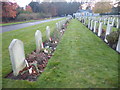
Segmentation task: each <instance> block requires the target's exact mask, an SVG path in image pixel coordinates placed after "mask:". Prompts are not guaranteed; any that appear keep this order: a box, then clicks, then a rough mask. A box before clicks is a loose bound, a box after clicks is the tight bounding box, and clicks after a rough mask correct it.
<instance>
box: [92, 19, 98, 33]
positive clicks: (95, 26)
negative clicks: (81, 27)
mask: <svg viewBox="0 0 120 90" xmlns="http://www.w3.org/2000/svg"><path fill="white" fill-rule="evenodd" d="M96 28H97V21H94V30H93V32H96Z"/></svg>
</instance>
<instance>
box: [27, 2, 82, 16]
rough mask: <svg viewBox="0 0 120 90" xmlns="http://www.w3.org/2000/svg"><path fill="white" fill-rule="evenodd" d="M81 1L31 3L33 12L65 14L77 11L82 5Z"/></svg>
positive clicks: (52, 14) (54, 14)
mask: <svg viewBox="0 0 120 90" xmlns="http://www.w3.org/2000/svg"><path fill="white" fill-rule="evenodd" d="M80 4H81V3H79V2H70V3H67V2H43V3H38V2H31V3H30V4H29V5H30V6H31V8H32V10H33V12H35V13H39V12H43V13H46V14H47V13H49V14H51V16H63V15H65V14H66V15H68V14H72V13H75V12H76V11H77V10H78V9H79V6H80Z"/></svg>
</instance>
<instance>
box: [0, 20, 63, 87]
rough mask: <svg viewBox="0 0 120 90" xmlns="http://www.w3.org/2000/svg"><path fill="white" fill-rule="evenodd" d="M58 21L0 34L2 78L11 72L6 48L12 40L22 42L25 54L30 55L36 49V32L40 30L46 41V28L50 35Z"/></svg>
mask: <svg viewBox="0 0 120 90" xmlns="http://www.w3.org/2000/svg"><path fill="white" fill-rule="evenodd" d="M60 20H62V19H60ZM60 20H55V21H50V22H47V23H42V24H37V25H34V26H30V27H26V28H22V29H18V30H14V31H10V32H4V33H2V34H0V37H1V36H2V39H1V38H0V42H2V46H1V45H0V47H2V77H5V76H6V75H7V74H8V73H10V72H11V70H12V67H11V62H10V57H9V51H8V47H9V45H10V42H11V41H12V40H13V39H19V40H22V41H23V43H24V49H25V54H26V55H27V54H29V53H31V52H32V51H33V50H35V48H36V45H35V38H34V34H35V32H36V30H40V31H41V32H42V36H43V41H44V40H46V33H45V32H46V26H50V28H51V34H52V33H53V31H54V29H55V27H56V26H55V25H56V22H58V21H60ZM4 80H5V82H6V80H7V79H3V83H4ZM12 81H13V80H12ZM10 83H11V80H10ZM3 86H4V85H3ZM6 87H7V86H6Z"/></svg>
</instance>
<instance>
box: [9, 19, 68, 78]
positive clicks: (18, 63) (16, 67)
mask: <svg viewBox="0 0 120 90" xmlns="http://www.w3.org/2000/svg"><path fill="white" fill-rule="evenodd" d="M69 19H70V17H68V18H67V19H66V20H62V21H60V22H59V23H58V24H56V25H57V29H61V25H62V24H65V22H66V21H67V20H69ZM46 38H47V40H51V38H50V27H49V26H47V27H46ZM35 41H36V52H37V53H39V52H40V50H41V49H42V48H44V46H43V43H42V33H41V31H40V30H37V31H36V32H35ZM9 53H10V60H11V63H12V70H13V74H14V76H17V75H18V74H19V72H20V71H21V70H23V69H24V68H25V67H26V66H27V67H29V64H28V62H27V60H25V52H24V44H23V42H22V41H21V40H18V39H13V40H12V42H11V43H10V45H9ZM29 73H32V68H30V69H29Z"/></svg>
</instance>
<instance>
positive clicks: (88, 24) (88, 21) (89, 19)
mask: <svg viewBox="0 0 120 90" xmlns="http://www.w3.org/2000/svg"><path fill="white" fill-rule="evenodd" d="M88 28H89V29H90V19H89V20H88Z"/></svg>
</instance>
